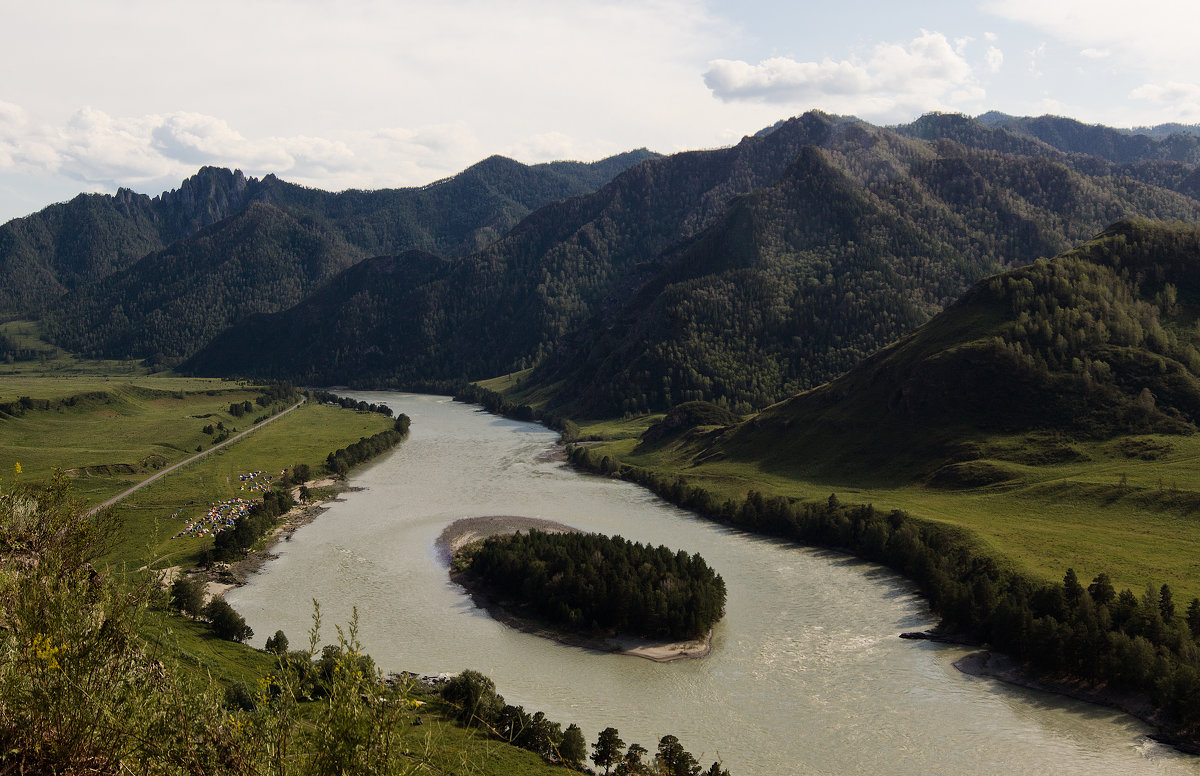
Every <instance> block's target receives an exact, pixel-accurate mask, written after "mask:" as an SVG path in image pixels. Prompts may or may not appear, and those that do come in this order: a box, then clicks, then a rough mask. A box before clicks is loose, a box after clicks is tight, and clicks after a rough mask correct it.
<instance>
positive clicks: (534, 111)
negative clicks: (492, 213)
mask: <svg viewBox="0 0 1200 776" xmlns="http://www.w3.org/2000/svg"><path fill="white" fill-rule="evenodd" d="M1197 29H1200V3H1196V2H1195V0H1186V1H1183V0H1179V1H1177V0H1170V1H1169V2H1142V3H1137V4H1130V3H1128V2H1127V0H1122V2H1112V1H1111V0H1086V2H1084V0H959V1H958V2H943V1H942V0H933V1H931V2H920V3H898V2H895V0H887V1H886V2H880V1H878V0H865V1H861V2H840V3H839V2H829V0H823V1H822V2H819V3H818V2H808V1H807V0H779V1H777V2H760V1H758V0H631V1H627V0H504V2H497V1H495V0H491V1H484V0H437V1H434V0H338V2H332V1H331V0H326V1H324V2H316V1H315V0H287V2H282V1H278V0H234V1H232V2H231V1H229V0H205V1H204V2H183V0H151V1H145V0H61V1H60V0H42V2H37V3H32V2H29V0H0V222H4V221H7V220H9V219H11V218H14V217H19V216H23V215H27V214H29V213H32V212H35V211H37V210H40V209H41V208H42V207H44V206H46V205H48V204H51V203H54V202H61V201H65V200H67V199H70V198H71V197H73V196H75V195H76V194H78V193H80V192H104V193H113V192H115V191H116V189H117V188H118V187H126V188H130V189H133V190H134V191H138V192H142V193H146V194H150V195H156V194H159V193H161V192H163V191H168V190H171V189H174V188H178V186H179V184H180V182H181V181H183V180H184V179H185V178H187V177H188V176H190V175H192V174H194V173H195V172H196V170H197V169H198V168H200V167H201V166H204V165H217V166H222V167H229V168H237V169H241V170H242V171H243V172H245V173H246V174H247V175H254V176H262V175H265V174H267V173H275V174H276V175H278V176H279V177H281V178H283V179H285V180H289V181H292V182H295V183H300V184H303V185H307V186H313V187H317V188H322V189H326V190H330V191H340V190H343V189H347V188H363V189H375V188H389V187H399V186H414V185H422V184H425V183H429V182H431V181H434V180H437V179H439V178H443V177H446V176H448V175H453V174H454V173H456V172H458V171H459V170H462V169H464V168H465V167H468V166H470V165H471V164H473V163H475V162H477V161H479V160H481V159H483V158H485V157H487V156H490V155H492V154H503V155H505V156H508V157H511V158H514V159H517V160H519V161H522V162H525V163H536V162H542V161H550V160H554V159H576V160H581V161H592V160H596V159H600V158H603V157H606V156H609V155H611V154H615V153H620V152H622V151H627V150H630V149H634V148H642V147H646V148H650V149H651V150H654V151H658V152H660V153H673V152H676V151H681V150H688V149H696V148H714V147H719V146H727V145H732V144H734V143H736V142H738V141H739V140H740V139H741V138H742V137H743V136H745V135H749V134H753V133H755V132H757V131H758V130H760V129H762V128H763V127H767V126H770V125H772V124H774V123H775V122H777V121H779V120H780V119H784V118H787V117H790V116H796V115H799V114H802V113H804V112H806V111H808V110H812V109H819V110H823V111H826V112H828V113H835V114H842V115H854V116H858V117H860V118H863V119H865V120H867V121H870V122H873V123H877V124H896V123H904V122H908V121H911V120H912V119H914V118H916V117H918V116H920V115H922V114H923V113H927V112H929V111H949V112H960V113H966V114H969V115H978V114H980V113H983V112H986V111H989V110H999V111H1003V112H1005V113H1010V114H1013V115H1042V114H1046V113H1052V114H1056V115H1062V116H1070V117H1072V118H1076V119H1079V120H1080V121H1084V122H1088V123H1102V124H1108V125H1110V126H1121V127H1130V126H1149V125H1154V124H1159V123H1164V122H1171V121H1177V122H1182V123H1188V124H1194V123H1200V46H1197V45H1196V43H1195V32H1196V30H1197Z"/></svg>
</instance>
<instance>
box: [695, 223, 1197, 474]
mask: <svg viewBox="0 0 1200 776" xmlns="http://www.w3.org/2000/svg"><path fill="white" fill-rule="evenodd" d="M1198 310H1200V230H1198V229H1197V228H1196V227H1194V226H1174V227H1172V226H1166V225H1162V224H1154V223H1150V222H1144V221H1123V222H1120V223H1117V224H1115V225H1114V226H1112V227H1111V228H1110V229H1108V230H1106V231H1105V232H1104V233H1102V234H1101V235H1100V236H1098V237H1097V238H1096V239H1094V240H1092V241H1090V242H1088V243H1086V244H1085V245H1083V246H1081V247H1080V248H1078V249H1076V250H1072V251H1068V252H1066V253H1064V254H1062V255H1060V256H1058V257H1057V258H1055V259H1052V260H1040V261H1038V262H1036V263H1034V264H1032V265H1030V266H1026V267H1022V268H1020V269H1016V270H1012V271H1010V272H1007V273H1004V274H1002V275H998V276H996V277H994V278H990V279H987V280H984V281H982V282H980V283H979V284H977V285H976V286H975V287H974V288H972V289H971V291H970V292H969V293H967V294H966V295H965V296H964V297H963V298H962V299H961V300H959V301H958V302H956V303H955V304H953V305H951V306H950V307H949V308H948V309H946V310H945V311H944V312H943V313H941V314H940V315H938V316H937V317H935V318H934V319H933V320H931V321H930V322H929V323H927V324H926V325H925V326H923V327H921V328H920V329H919V330H918V331H917V332H916V333H914V334H913V335H911V336H909V337H907V338H905V339H903V340H901V341H900V342H898V343H896V344H895V345H892V346H891V347H889V348H887V349H885V350H883V351H881V352H879V353H878V354H876V355H874V356H872V357H871V358H869V359H867V360H866V361H864V362H863V363H862V364H860V365H859V366H857V367H855V368H854V369H852V370H851V371H850V372H848V373H847V374H845V375H843V376H842V377H840V378H838V379H837V380H835V381H833V382H831V383H829V384H827V385H824V386H821V387H820V388H817V389H814V390H811V391H808V392H807V393H803V394H800V395H798V396H796V397H794V398H791V399H789V400H787V401H785V402H782V403H780V404H778V405H775V406H774V407H771V408H769V409H768V410H766V411H764V412H763V413H761V414H760V415H759V416H758V417H757V418H755V419H754V420H753V421H750V422H748V423H746V424H744V425H742V426H740V427H738V428H736V429H735V430H733V431H732V432H730V433H729V434H728V435H727V436H726V438H724V439H723V440H722V441H721V442H720V443H719V444H718V445H717V446H716V447H715V448H713V449H711V450H708V451H706V452H705V453H704V454H703V455H705V456H711V455H726V456H730V457H733V458H736V459H740V460H758V461H761V462H763V463H764V464H766V465H768V466H769V467H772V468H778V469H781V470H789V471H802V472H805V473H807V474H809V475H814V476H823V475H825V476H833V475H834V474H835V473H836V472H842V473H843V474H844V473H845V472H855V471H858V472H871V471H872V470H874V471H875V472H879V471H886V470H892V471H895V472H898V473H900V474H903V475H904V476H918V475H921V474H929V473H931V472H933V471H934V470H935V469H937V468H938V467H940V466H942V465H943V464H945V463H947V461H950V462H951V463H952V464H953V463H954V462H956V461H965V460H969V459H971V458H973V457H974V453H973V447H972V445H971V444H965V443H964V441H965V440H970V439H972V438H973V437H974V436H976V435H977V434H978V433H980V432H1016V431H1022V432H1023V431H1031V430H1043V431H1045V430H1050V431H1056V432H1062V433H1066V434H1068V435H1086V436H1108V435H1112V434H1117V433H1127V432H1148V431H1160V432H1173V433H1190V432H1192V431H1194V430H1195V426H1196V423H1197V422H1198V421H1200V352H1198V351H1197V344H1198V343H1200V334H1198V333H1197V328H1196V320H1197V311H1198ZM768 451H769V454H768ZM977 484H978V483H977Z"/></svg>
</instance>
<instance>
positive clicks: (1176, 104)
mask: <svg viewBox="0 0 1200 776" xmlns="http://www.w3.org/2000/svg"><path fill="white" fill-rule="evenodd" d="M1129 96H1130V97H1132V98H1133V99H1135V100H1145V101H1147V102H1151V103H1155V104H1157V105H1164V106H1169V107H1170V108H1172V109H1173V110H1174V111H1175V112H1176V115H1177V116H1178V118H1179V119H1180V120H1183V121H1195V120H1197V119H1200V84H1194V83H1180V82H1178V81H1168V82H1167V83H1164V84H1142V85H1141V86H1139V87H1138V88H1136V89H1134V90H1133V91H1132V92H1130V93H1129Z"/></svg>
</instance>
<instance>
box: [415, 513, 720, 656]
mask: <svg viewBox="0 0 1200 776" xmlns="http://www.w3.org/2000/svg"><path fill="white" fill-rule="evenodd" d="M530 529H536V530H539V531H545V532H547V533H583V532H582V531H580V530H579V529H578V528H574V527H572V526H569V525H565V524H563V523H558V522H555V521H553V520H543V519H540V518H533V517H521V516H517V515H487V516H483V517H468V518H464V519H462V520H456V521H455V522H453V523H451V524H450V525H448V526H446V528H445V530H443V531H442V534H441V536H439V537H438V539H437V541H436V542H435V547H436V548H437V550H438V554H439V556H440V557H441V558H442V560H443V562H444V563H445V564H446V565H447V566H449V565H450V562H451V560H453V558H454V555H455V554H456V553H457V552H458V551H459V550H461V549H462V548H463V547H466V546H467V545H469V544H471V543H472V542H477V541H481V540H483V539H486V538H487V537H489V536H502V535H505V534H511V533H517V532H519V531H528V530H530ZM450 579H451V580H452V581H453V582H455V583H456V584H457V585H459V586H460V587H462V588H463V590H465V591H466V592H467V594H468V595H470V596H471V600H472V601H473V602H474V603H475V606H477V607H479V608H480V609H482V610H484V611H486V612H487V613H488V615H490V616H491V617H492V619H494V620H496V621H497V622H500V623H502V624H504V625H507V626H508V627H510V628H513V629H515V630H519V631H521V632H522V633H529V634H531V635H534V636H540V637H542V638H546V639H550V640H552V641H557V642H558V643H560V644H566V645H567V646H572V647H580V648H582V649H588V650H593V651H596V652H609V653H615V654H619V655H629V656H631V657H640V658H644V659H646V660H652V661H654V662H656V663H673V662H675V661H677V660H695V659H698V658H702V657H705V656H706V655H708V654H709V653H710V652H711V651H712V635H713V634H712V631H711V630H709V632H708V633H707V634H705V636H704V638H703V639H698V640H692V641H671V642H663V641H655V640H651V639H638V638H634V637H631V636H621V635H616V634H612V635H607V634H606V635H603V636H588V635H585V634H579V633H568V632H565V631H561V630H558V629H556V628H550V627H548V626H546V625H545V624H543V623H540V622H537V621H535V620H533V619H529V618H526V617H522V616H520V615H519V614H517V613H515V612H514V611H512V609H511V607H508V606H505V604H504V602H497V601H495V600H494V598H493V597H492V595H491V594H490V592H489V591H488V590H486V589H484V588H482V587H480V586H479V585H477V584H473V582H472V580H471V579H469V578H468V577H467V576H466V575H465V574H461V573H457V572H454V571H451V572H450Z"/></svg>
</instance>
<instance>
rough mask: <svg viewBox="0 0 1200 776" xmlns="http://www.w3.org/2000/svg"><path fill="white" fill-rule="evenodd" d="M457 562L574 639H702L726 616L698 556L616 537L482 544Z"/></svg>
mask: <svg viewBox="0 0 1200 776" xmlns="http://www.w3.org/2000/svg"><path fill="white" fill-rule="evenodd" d="M463 556H469V557H463ZM460 560H461V561H463V562H462V563H461V564H460V565H459V568H462V569H463V572H464V573H465V575H466V577H467V579H468V580H473V581H474V582H473V583H478V584H481V585H482V586H483V588H484V589H486V590H488V591H489V592H494V593H496V594H497V595H498V596H499V597H500V598H501V599H502V600H504V599H514V600H515V601H516V602H517V603H518V605H519V606H521V607H522V610H525V609H528V610H529V611H531V612H533V613H534V616H536V617H537V618H538V619H540V620H544V621H547V622H550V623H553V624H555V625H557V626H561V627H564V628H568V629H570V630H574V631H584V632H590V631H616V632H619V633H625V634H632V635H637V636H646V637H653V638H669V639H684V638H698V637H700V636H702V635H704V634H705V633H707V632H708V631H709V629H711V628H712V626H713V624H714V623H716V621H717V620H719V619H720V618H721V616H722V615H723V614H724V610H725V581H724V580H723V579H722V578H721V576H720V575H719V574H717V573H716V572H714V571H713V570H712V569H711V568H709V566H708V564H707V563H705V562H704V559H703V558H701V557H700V555H699V554H693V555H688V554H687V553H686V552H685V551H683V550H679V551H678V552H673V551H671V550H670V549H668V548H667V547H665V546H659V547H657V548H655V547H651V546H649V545H644V544H641V543H635V542H630V541H628V540H626V539H622V538H621V537H619V536H616V537H607V536H601V535H599V534H579V533H564V534H551V533H545V532H542V531H537V530H531V531H529V532H528V533H525V534H514V535H510V536H494V537H490V538H488V539H485V540H484V541H483V542H481V543H479V544H477V545H471V546H470V547H468V548H464V550H463V551H460Z"/></svg>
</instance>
